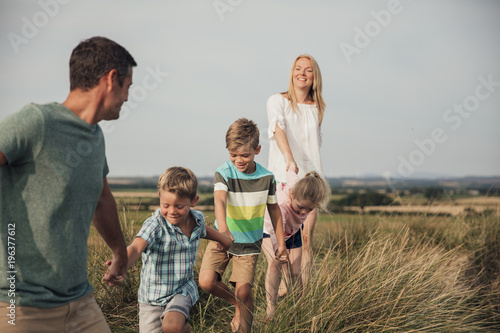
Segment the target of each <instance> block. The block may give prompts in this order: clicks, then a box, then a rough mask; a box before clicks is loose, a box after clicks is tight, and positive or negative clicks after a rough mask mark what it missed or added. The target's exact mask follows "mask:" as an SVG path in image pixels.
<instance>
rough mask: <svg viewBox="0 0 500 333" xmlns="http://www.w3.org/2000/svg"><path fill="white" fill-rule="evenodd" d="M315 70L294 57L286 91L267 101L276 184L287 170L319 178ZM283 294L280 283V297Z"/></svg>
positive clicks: (308, 237)
mask: <svg viewBox="0 0 500 333" xmlns="http://www.w3.org/2000/svg"><path fill="white" fill-rule="evenodd" d="M321 90H322V80H321V72H320V69H319V66H318V64H317V62H316V60H314V58H313V57H312V56H310V55H307V54H304V55H300V56H298V57H297V58H296V59H295V61H294V63H293V66H292V69H291V71H290V80H289V84H288V90H287V91H286V92H283V93H279V94H274V95H272V96H271V97H269V99H268V100H267V118H268V121H269V128H268V137H269V146H270V147H269V165H268V169H269V170H270V171H271V172H273V173H274V176H275V178H276V181H277V182H280V183H286V172H287V170H289V169H292V170H294V171H295V172H296V173H298V176H299V178H302V177H304V175H305V174H306V173H308V172H309V171H316V172H317V173H319V174H320V175H321V176H323V167H322V164H321V156H320V148H321V122H322V120H323V114H324V109H325V102H324V100H323V96H322V93H321ZM317 213H318V212H317V210H314V211H313V212H311V213H310V214H309V216H308V217H307V220H306V221H305V223H304V229H303V233H302V237H303V246H302V249H303V251H302V253H301V256H302V264H303V265H302V272H303V274H302V279H303V282H304V283H305V282H306V281H305V280H307V277H308V273H309V270H310V267H311V263H312V256H311V250H312V236H313V231H314V226H315V223H316V217H317ZM285 292H286V288H285V287H284V285H283V283H282V285H281V286H280V295H283V294H284V293H285Z"/></svg>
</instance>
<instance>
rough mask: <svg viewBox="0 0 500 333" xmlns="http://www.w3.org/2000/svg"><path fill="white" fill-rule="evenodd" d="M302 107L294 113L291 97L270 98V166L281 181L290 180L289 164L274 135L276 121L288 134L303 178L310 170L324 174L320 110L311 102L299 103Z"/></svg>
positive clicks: (279, 95)
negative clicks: (289, 99)
mask: <svg viewBox="0 0 500 333" xmlns="http://www.w3.org/2000/svg"><path fill="white" fill-rule="evenodd" d="M298 106H299V112H294V111H293V110H292V107H291V105H290V103H289V102H288V100H287V99H286V98H285V97H283V96H282V95H281V94H275V95H272V96H271V97H269V99H268V100H267V120H268V123H269V128H268V138H269V165H268V169H269V171H271V172H272V173H274V176H275V178H276V180H277V181H279V182H286V164H285V158H284V157H283V154H282V153H281V151H280V150H279V148H278V144H277V143H276V137H275V136H274V130H275V128H276V124H278V126H279V127H280V128H281V129H282V130H283V131H284V132H285V133H286V137H287V140H288V145H289V146H290V150H291V151H292V154H293V158H294V159H295V163H296V164H297V166H298V167H299V174H298V176H299V178H302V177H304V175H305V174H306V173H307V172H309V171H316V172H317V173H319V174H320V175H321V176H323V167H322V164H321V156H320V148H321V128H320V126H319V115H318V109H317V108H316V105H310V104H298Z"/></svg>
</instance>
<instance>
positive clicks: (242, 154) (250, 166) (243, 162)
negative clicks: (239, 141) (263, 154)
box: [229, 145, 260, 173]
mask: <svg viewBox="0 0 500 333" xmlns="http://www.w3.org/2000/svg"><path fill="white" fill-rule="evenodd" d="M259 153H260V145H259V146H257V149H253V148H250V147H248V148H247V147H242V148H240V149H238V150H236V149H232V150H229V160H230V161H231V163H233V165H234V166H235V167H236V169H238V171H241V172H243V173H254V172H255V169H256V167H255V163H254V161H253V160H254V159H255V155H258V154H259Z"/></svg>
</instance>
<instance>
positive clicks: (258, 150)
mask: <svg viewBox="0 0 500 333" xmlns="http://www.w3.org/2000/svg"><path fill="white" fill-rule="evenodd" d="M261 148H262V147H261V146H260V145H258V146H257V148H255V155H259V153H260V149H261Z"/></svg>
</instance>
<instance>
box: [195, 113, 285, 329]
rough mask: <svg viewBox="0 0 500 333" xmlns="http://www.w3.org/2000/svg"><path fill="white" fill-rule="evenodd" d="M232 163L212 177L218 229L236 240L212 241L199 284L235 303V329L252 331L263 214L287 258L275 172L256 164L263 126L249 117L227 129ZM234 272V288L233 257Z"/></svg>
mask: <svg viewBox="0 0 500 333" xmlns="http://www.w3.org/2000/svg"><path fill="white" fill-rule="evenodd" d="M226 148H227V149H228V151H229V161H227V162H226V163H224V164H223V165H222V166H220V167H219V168H217V170H216V172H215V179H214V183H215V185H214V202H215V218H216V227H217V229H218V230H219V232H221V233H223V234H226V235H228V236H229V237H231V238H232V239H233V240H234V243H233V245H232V246H231V247H230V248H229V251H228V252H226V251H223V250H222V249H221V247H220V245H219V244H218V243H217V242H210V243H209V244H208V246H207V248H206V251H205V255H204V257H203V262H202V264H201V269H200V276H199V283H200V286H201V287H202V288H203V289H204V290H206V291H207V292H209V293H211V294H213V295H215V296H218V297H220V298H223V299H225V300H226V301H228V302H230V303H231V304H233V305H234V306H235V316H234V319H233V320H232V322H231V329H232V331H233V332H236V331H238V330H241V331H242V332H250V329H251V326H252V321H253V315H252V312H253V297H252V286H253V281H254V275H255V267H256V264H257V259H258V257H259V254H260V251H261V244H262V235H263V226H264V214H265V211H266V207H267V209H268V210H269V215H270V216H271V220H272V224H273V227H274V229H275V233H276V237H277V239H278V247H279V248H278V251H277V252H276V258H277V259H278V260H279V261H280V262H286V261H287V251H286V247H285V239H284V235H283V223H282V221H281V211H280V209H279V206H278V204H277V200H276V183H275V181H274V175H273V174H272V173H271V172H269V171H268V170H266V169H265V168H264V167H262V166H261V165H260V164H258V163H256V162H254V158H255V155H257V154H259V152H260V149H261V147H260V145H259V129H258V128H257V125H256V124H255V123H254V122H253V121H250V120H248V119H245V118H240V119H238V120H237V121H235V122H234V123H233V124H232V125H231V126H230V127H229V130H228V131H227V133H226ZM230 260H232V261H233V270H232V274H231V277H230V279H229V281H230V283H231V284H232V285H233V286H234V287H235V290H234V292H233V291H232V290H231V289H230V288H229V287H228V286H227V285H226V284H224V283H223V282H222V280H221V277H222V275H223V274H224V271H225V270H226V267H227V265H228V263H229V261H230Z"/></svg>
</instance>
